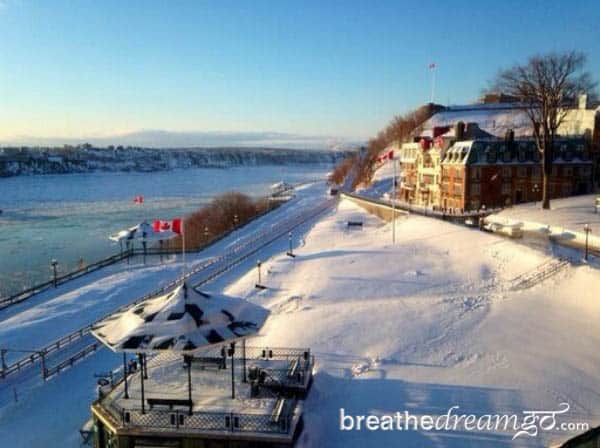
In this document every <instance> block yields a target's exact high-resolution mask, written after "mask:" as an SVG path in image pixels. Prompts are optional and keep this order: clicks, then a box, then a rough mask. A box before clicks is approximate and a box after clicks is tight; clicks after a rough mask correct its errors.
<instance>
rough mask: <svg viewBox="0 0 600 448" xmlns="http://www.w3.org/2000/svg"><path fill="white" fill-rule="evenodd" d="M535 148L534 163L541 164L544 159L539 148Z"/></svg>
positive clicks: (533, 146)
mask: <svg viewBox="0 0 600 448" xmlns="http://www.w3.org/2000/svg"><path fill="white" fill-rule="evenodd" d="M532 148H533V153H532V159H533V161H534V162H536V163H539V162H540V160H541V159H542V158H541V156H540V151H539V150H538V149H537V146H535V145H532Z"/></svg>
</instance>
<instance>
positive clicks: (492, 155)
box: [485, 145, 497, 163]
mask: <svg viewBox="0 0 600 448" xmlns="http://www.w3.org/2000/svg"><path fill="white" fill-rule="evenodd" d="M485 154H486V159H487V163H496V160H497V153H496V148H494V147H493V146H492V145H488V146H487V148H485Z"/></svg>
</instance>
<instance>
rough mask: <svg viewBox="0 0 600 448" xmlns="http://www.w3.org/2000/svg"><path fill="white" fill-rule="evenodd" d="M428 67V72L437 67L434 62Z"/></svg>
mask: <svg viewBox="0 0 600 448" xmlns="http://www.w3.org/2000/svg"><path fill="white" fill-rule="evenodd" d="M428 67H429V70H433V69H435V68H436V67H437V65H436V63H435V62H432V63H431V64H429V66H428Z"/></svg>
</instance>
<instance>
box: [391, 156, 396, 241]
mask: <svg viewBox="0 0 600 448" xmlns="http://www.w3.org/2000/svg"><path fill="white" fill-rule="evenodd" d="M392 154H393V153H392ZM392 164H393V165H394V188H393V189H392V192H393V193H392V243H393V244H396V158H395V157H394V156H393V155H392Z"/></svg>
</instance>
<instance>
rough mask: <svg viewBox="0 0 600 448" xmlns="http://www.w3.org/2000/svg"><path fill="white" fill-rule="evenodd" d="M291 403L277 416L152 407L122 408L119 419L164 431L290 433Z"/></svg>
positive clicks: (125, 424)
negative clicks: (285, 410) (146, 408)
mask: <svg viewBox="0 0 600 448" xmlns="http://www.w3.org/2000/svg"><path fill="white" fill-rule="evenodd" d="M295 407H296V404H295V403H294V406H291V407H290V408H289V409H288V410H287V412H286V413H285V414H284V415H281V416H278V417H277V418H274V416H273V415H272V413H254V414H247V413H234V412H205V411H200V412H196V411H194V412H192V414H191V415H190V414H189V412H188V411H177V410H158V409H152V410H147V411H146V412H145V413H142V411H141V410H140V409H121V410H120V411H119V417H118V418H119V419H120V421H121V423H122V425H123V426H124V427H126V428H131V427H141V428H144V429H157V430H161V431H181V430H185V429H188V430H196V431H198V430H200V431H226V432H254V433H275V434H288V432H289V430H290V428H291V426H292V425H291V423H292V418H293V414H294V409H295Z"/></svg>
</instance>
